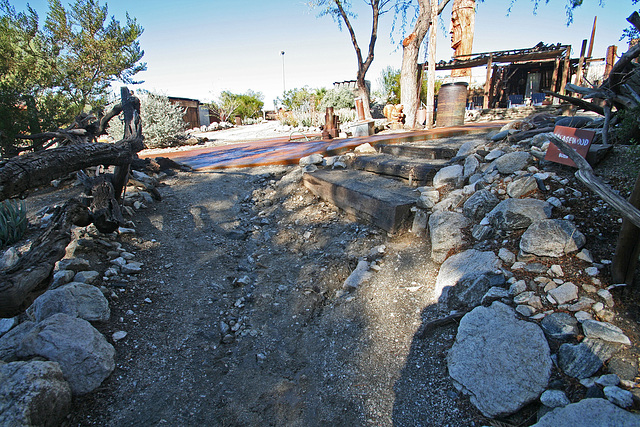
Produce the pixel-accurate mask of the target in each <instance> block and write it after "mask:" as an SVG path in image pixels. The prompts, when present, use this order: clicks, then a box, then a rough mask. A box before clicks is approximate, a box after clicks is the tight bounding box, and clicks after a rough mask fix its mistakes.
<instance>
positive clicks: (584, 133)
mask: <svg viewBox="0 0 640 427" xmlns="http://www.w3.org/2000/svg"><path fill="white" fill-rule="evenodd" d="M553 134H554V135H555V136H557V137H558V138H560V139H561V140H563V141H564V142H566V143H567V144H568V145H569V146H570V147H571V148H573V149H574V150H576V151H577V152H578V154H580V155H581V156H582V157H584V158H587V153H588V152H589V147H591V142H592V141H593V137H594V136H595V135H596V133H595V132H594V131H592V130H584V129H576V128H570V127H566V126H556V128H555V129H554V130H553ZM544 159H545V160H549V161H552V162H556V163H562V164H563V165H568V166H573V167H574V168H577V167H578V166H577V165H576V164H575V163H574V162H573V160H571V159H570V158H569V157H568V156H567V155H566V154H563V153H562V152H561V151H560V150H559V149H558V147H556V146H555V145H554V144H553V142H552V143H551V144H549V148H547V155H546V156H544Z"/></svg>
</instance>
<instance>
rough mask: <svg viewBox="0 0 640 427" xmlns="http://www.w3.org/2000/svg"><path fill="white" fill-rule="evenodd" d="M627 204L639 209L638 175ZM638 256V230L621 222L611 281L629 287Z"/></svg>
mask: <svg viewBox="0 0 640 427" xmlns="http://www.w3.org/2000/svg"><path fill="white" fill-rule="evenodd" d="M629 203H631V204H632V205H633V206H635V207H636V208H638V209H640V174H638V178H637V179H636V184H635V186H634V188H633V192H632V193H631V196H630V197H629ZM639 255H640V228H638V227H637V226H635V225H634V224H633V223H632V222H631V221H629V220H628V219H626V218H625V219H623V220H622V228H621V229H620V234H619V235H618V244H617V246H616V252H615V255H614V257H613V263H612V264H611V279H612V280H613V283H626V284H627V285H631V284H632V283H633V277H634V275H635V272H636V265H637V263H638V256H639Z"/></svg>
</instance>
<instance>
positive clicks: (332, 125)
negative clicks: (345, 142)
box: [322, 107, 340, 141]
mask: <svg viewBox="0 0 640 427" xmlns="http://www.w3.org/2000/svg"><path fill="white" fill-rule="evenodd" d="M339 133H340V131H339V130H338V116H336V115H335V114H334V113H333V107H327V110H326V113H325V115H324V129H323V130H322V139H324V140H325V141H326V140H330V139H333V138H336V137H337V136H338V134H339Z"/></svg>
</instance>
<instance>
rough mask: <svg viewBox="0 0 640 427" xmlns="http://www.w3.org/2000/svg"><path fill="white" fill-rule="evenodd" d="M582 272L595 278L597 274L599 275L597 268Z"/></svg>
mask: <svg viewBox="0 0 640 427" xmlns="http://www.w3.org/2000/svg"><path fill="white" fill-rule="evenodd" d="M584 272H585V273H587V274H588V275H589V276H597V275H598V273H600V271H599V270H598V268H597V267H587V268H585V269H584Z"/></svg>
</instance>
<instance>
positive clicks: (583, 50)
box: [575, 39, 587, 86]
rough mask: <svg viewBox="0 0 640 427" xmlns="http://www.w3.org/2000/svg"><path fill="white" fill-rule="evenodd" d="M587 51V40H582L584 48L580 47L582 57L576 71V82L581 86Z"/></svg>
mask: <svg viewBox="0 0 640 427" xmlns="http://www.w3.org/2000/svg"><path fill="white" fill-rule="evenodd" d="M586 51H587V40H586V39H585V40H582V48H581V49H580V59H579V60H578V71H577V72H576V82H575V84H576V85H577V86H580V85H581V83H582V68H583V67H584V55H585V54H586Z"/></svg>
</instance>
